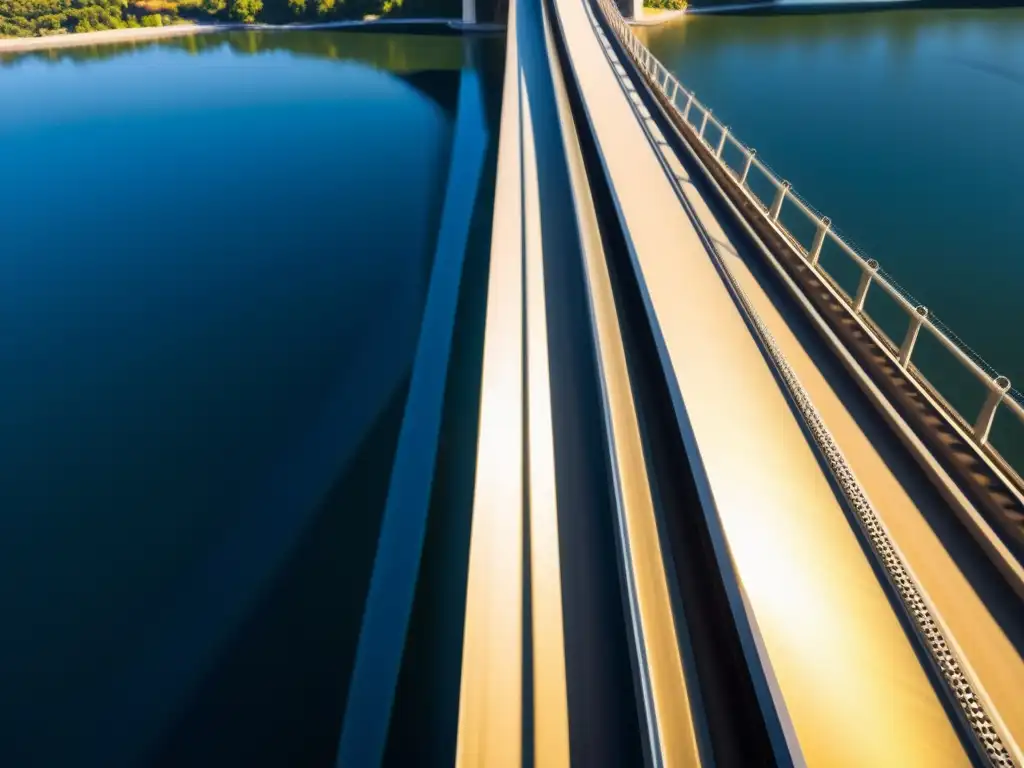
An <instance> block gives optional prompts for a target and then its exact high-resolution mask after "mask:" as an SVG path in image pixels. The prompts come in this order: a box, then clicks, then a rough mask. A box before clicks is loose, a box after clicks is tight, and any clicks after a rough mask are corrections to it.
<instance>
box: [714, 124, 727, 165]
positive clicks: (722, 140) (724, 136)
mask: <svg viewBox="0 0 1024 768" xmlns="http://www.w3.org/2000/svg"><path fill="white" fill-rule="evenodd" d="M728 138H729V127H728V126H726V127H725V128H723V129H722V138H720V139H719V140H718V149H716V150H715V157H717V158H719V159H721V157H722V152H723V151H724V150H725V142H726V140H727V139H728Z"/></svg>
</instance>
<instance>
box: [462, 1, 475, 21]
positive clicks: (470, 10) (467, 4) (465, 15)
mask: <svg viewBox="0 0 1024 768" xmlns="http://www.w3.org/2000/svg"><path fill="white" fill-rule="evenodd" d="M462 23H463V24H476V0H462Z"/></svg>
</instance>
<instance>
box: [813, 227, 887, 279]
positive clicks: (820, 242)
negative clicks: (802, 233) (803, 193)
mask: <svg viewBox="0 0 1024 768" xmlns="http://www.w3.org/2000/svg"><path fill="white" fill-rule="evenodd" d="M831 226H832V220H831V219H829V217H828V216H824V217H822V219H821V221H819V222H818V231H817V232H815V233H814V242H813V243H812V244H811V253H810V261H811V264H812V265H817V263H818V259H819V258H820V257H821V249H822V246H824V245H825V236H826V235H827V234H828V228H829V227H831ZM875 269H876V270H877V269H878V262H875Z"/></svg>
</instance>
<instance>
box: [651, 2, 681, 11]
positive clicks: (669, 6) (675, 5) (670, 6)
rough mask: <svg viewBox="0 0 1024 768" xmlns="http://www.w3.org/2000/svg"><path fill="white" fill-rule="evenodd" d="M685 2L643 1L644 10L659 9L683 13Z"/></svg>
mask: <svg viewBox="0 0 1024 768" xmlns="http://www.w3.org/2000/svg"><path fill="white" fill-rule="evenodd" d="M688 5H689V3H688V2H686V0H644V8H661V9H663V10H666V11H685V10H686V7H687V6H688Z"/></svg>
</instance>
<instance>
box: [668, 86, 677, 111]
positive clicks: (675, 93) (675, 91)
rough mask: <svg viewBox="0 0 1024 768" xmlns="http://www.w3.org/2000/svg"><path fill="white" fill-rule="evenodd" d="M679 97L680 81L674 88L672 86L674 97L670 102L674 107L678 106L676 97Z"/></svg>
mask: <svg viewBox="0 0 1024 768" xmlns="http://www.w3.org/2000/svg"><path fill="white" fill-rule="evenodd" d="M678 95H679V81H678V80H676V84H675V85H674V86H672V97H671V98H670V99H669V101H671V102H672V106H673V107H674V106H675V105H676V96H678Z"/></svg>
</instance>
